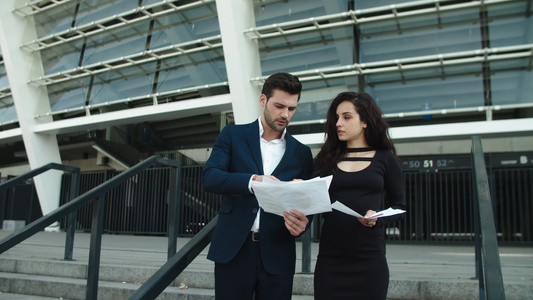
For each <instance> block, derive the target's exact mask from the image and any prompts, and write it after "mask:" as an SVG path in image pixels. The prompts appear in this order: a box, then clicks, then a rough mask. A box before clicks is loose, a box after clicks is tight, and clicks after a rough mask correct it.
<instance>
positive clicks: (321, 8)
mask: <svg viewBox="0 0 533 300" xmlns="http://www.w3.org/2000/svg"><path fill="white" fill-rule="evenodd" d="M348 2H349V1H348V0H291V1H277V2H273V3H269V4H266V5H256V6H255V11H254V13H255V24H256V26H258V27H259V26H264V25H269V24H276V23H282V22H288V21H294V20H300V19H307V18H311V17H317V16H324V15H331V14H336V13H339V12H345V11H348Z"/></svg>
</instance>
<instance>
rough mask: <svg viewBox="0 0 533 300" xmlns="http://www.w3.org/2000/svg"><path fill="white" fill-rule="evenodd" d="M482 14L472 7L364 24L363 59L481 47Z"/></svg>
mask: <svg viewBox="0 0 533 300" xmlns="http://www.w3.org/2000/svg"><path fill="white" fill-rule="evenodd" d="M478 14H479V13H478V12H475V11H473V10H469V11H461V12H457V13H447V14H441V18H440V21H441V23H440V24H439V25H438V24H437V23H436V22H437V18H436V16H435V15H432V14H431V15H423V16H417V17H414V18H400V19H398V21H399V22H400V23H399V25H398V26H399V27H400V28H402V29H401V30H398V28H397V27H396V23H394V20H389V21H387V22H376V23H369V24H362V25H361V39H360V40H361V43H360V44H361V46H360V47H361V51H360V53H361V62H375V61H382V60H392V59H398V58H408V57H416V56H425V55H434V54H442V53H452V52H459V51H466V50H475V49H480V48H481V34H480V28H479V27H480V26H479V23H478V19H479V15H478ZM458 19H462V21H461V22H457V20H458Z"/></svg>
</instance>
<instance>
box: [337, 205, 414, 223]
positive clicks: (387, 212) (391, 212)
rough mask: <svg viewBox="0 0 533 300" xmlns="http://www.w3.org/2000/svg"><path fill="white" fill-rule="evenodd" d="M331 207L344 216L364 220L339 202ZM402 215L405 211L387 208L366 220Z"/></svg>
mask: <svg viewBox="0 0 533 300" xmlns="http://www.w3.org/2000/svg"><path fill="white" fill-rule="evenodd" d="M331 207H332V208H334V209H336V210H338V211H341V212H343V213H345V214H348V215H350V216H354V217H358V218H364V216H362V215H361V214H360V213H358V212H356V211H354V210H352V209H351V208H349V207H348V206H346V205H344V204H342V203H341V202H339V201H335V202H333V204H331ZM403 213H405V210H401V209H395V208H392V207H389V208H387V209H385V210H382V211H378V212H376V213H375V214H373V215H371V216H370V217H367V219H375V218H382V217H388V216H394V215H397V214H403Z"/></svg>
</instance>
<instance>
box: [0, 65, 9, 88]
mask: <svg viewBox="0 0 533 300" xmlns="http://www.w3.org/2000/svg"><path fill="white" fill-rule="evenodd" d="M8 87H9V78H7V73H6V66H5V65H4V64H0V90H3V89H6V88H8Z"/></svg>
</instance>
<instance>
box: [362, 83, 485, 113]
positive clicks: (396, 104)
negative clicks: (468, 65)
mask: <svg viewBox="0 0 533 300" xmlns="http://www.w3.org/2000/svg"><path fill="white" fill-rule="evenodd" d="M368 82H372V80H368ZM365 91H366V92H368V93H370V94H371V95H373V96H374V98H375V99H376V101H377V102H378V104H379V107H380V108H381V110H382V111H383V113H385V114H387V113H399V112H417V111H423V110H428V108H429V109H453V108H464V107H477V106H484V99H483V79H482V77H481V76H475V75H462V76H448V77H446V78H444V79H441V78H428V79H419V80H408V81H404V82H402V81H396V82H383V83H380V84H370V85H369V86H367V87H366V88H365Z"/></svg>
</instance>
